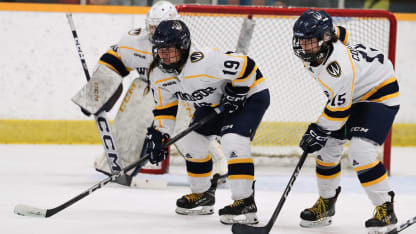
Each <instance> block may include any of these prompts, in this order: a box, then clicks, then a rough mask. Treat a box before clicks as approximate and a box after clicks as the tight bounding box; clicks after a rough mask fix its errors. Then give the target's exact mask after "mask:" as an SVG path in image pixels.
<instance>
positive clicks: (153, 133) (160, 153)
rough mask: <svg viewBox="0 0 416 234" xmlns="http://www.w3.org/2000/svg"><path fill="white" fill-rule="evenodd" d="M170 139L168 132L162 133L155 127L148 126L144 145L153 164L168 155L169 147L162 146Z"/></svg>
mask: <svg viewBox="0 0 416 234" xmlns="http://www.w3.org/2000/svg"><path fill="white" fill-rule="evenodd" d="M168 140H169V135H168V134H162V133H161V132H160V131H158V130H157V129H155V128H153V127H150V128H147V134H146V139H145V140H144V144H143V147H146V148H145V149H146V153H148V154H149V161H150V162H151V163H152V164H157V163H159V162H161V161H162V160H164V159H166V158H167V157H168V155H169V150H168V148H162V145H163V144H164V143H166V142H167V141H168Z"/></svg>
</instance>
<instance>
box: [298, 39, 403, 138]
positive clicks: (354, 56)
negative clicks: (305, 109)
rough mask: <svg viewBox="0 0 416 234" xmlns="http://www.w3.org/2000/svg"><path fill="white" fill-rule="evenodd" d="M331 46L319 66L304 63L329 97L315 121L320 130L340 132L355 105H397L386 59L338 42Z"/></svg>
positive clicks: (373, 51)
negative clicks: (377, 103) (326, 56)
mask: <svg viewBox="0 0 416 234" xmlns="http://www.w3.org/2000/svg"><path fill="white" fill-rule="evenodd" d="M332 45H333V47H332V51H331V52H330V55H329V56H328V58H327V59H326V61H324V62H323V63H322V64H320V65H319V66H309V65H307V64H305V67H306V69H307V70H308V71H309V73H310V74H311V75H312V76H313V78H314V79H315V80H317V81H318V82H319V84H320V86H321V88H322V89H323V91H324V93H325V95H326V96H327V97H328V102H327V105H326V106H325V109H324V111H323V112H322V114H321V115H320V117H319V119H318V121H317V124H318V125H319V126H320V127H322V128H324V129H327V130H330V131H334V130H338V129H340V128H341V127H342V126H343V124H344V123H345V121H346V120H347V119H348V117H349V115H350V110H351V105H352V104H354V103H358V102H379V103H383V104H385V105H388V106H395V105H399V94H400V92H399V87H398V83H397V79H396V77H395V73H394V69H393V65H392V63H391V61H390V60H389V59H388V58H387V56H385V55H384V54H383V53H382V52H380V51H378V50H376V49H373V48H369V47H367V46H365V45H362V44H356V45H351V46H346V45H344V44H343V43H342V42H341V41H339V40H338V41H337V42H335V43H333V44H332Z"/></svg>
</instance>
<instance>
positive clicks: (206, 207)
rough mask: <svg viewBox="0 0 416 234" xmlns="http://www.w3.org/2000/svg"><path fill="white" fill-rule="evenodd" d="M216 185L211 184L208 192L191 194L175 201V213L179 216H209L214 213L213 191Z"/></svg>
mask: <svg viewBox="0 0 416 234" xmlns="http://www.w3.org/2000/svg"><path fill="white" fill-rule="evenodd" d="M216 188H217V183H216V182H215V183H213V184H212V185H211V187H210V188H209V189H208V191H206V192H203V193H191V194H187V195H184V196H182V197H181V198H179V199H178V200H177V201H176V210H175V212H176V213H177V214H180V215H210V214H213V213H214V204H215V190H216Z"/></svg>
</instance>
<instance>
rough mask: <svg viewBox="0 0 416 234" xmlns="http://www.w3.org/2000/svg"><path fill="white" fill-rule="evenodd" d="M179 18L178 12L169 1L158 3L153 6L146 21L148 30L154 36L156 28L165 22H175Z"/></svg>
mask: <svg viewBox="0 0 416 234" xmlns="http://www.w3.org/2000/svg"><path fill="white" fill-rule="evenodd" d="M179 18H180V16H179V14H178V11H177V10H176V8H175V6H174V5H173V4H172V3H170V2H168V1H158V2H156V3H155V4H153V6H152V8H150V10H149V11H148V12H147V16H146V20H145V23H146V30H147V31H148V32H150V34H151V35H152V34H153V33H154V30H155V29H156V27H157V26H158V25H159V23H160V22H162V21H163V20H174V19H179ZM152 26H153V27H152Z"/></svg>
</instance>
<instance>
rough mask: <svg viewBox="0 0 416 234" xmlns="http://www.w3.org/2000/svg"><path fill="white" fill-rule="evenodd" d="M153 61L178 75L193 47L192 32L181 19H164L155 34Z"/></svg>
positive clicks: (161, 67) (167, 71) (168, 71)
mask: <svg viewBox="0 0 416 234" xmlns="http://www.w3.org/2000/svg"><path fill="white" fill-rule="evenodd" d="M152 44H153V50H152V53H153V60H154V61H153V62H154V63H155V64H156V65H157V66H158V67H159V68H160V69H161V70H162V71H163V72H165V73H173V74H175V75H178V74H179V73H180V70H181V67H182V66H183V65H184V64H185V62H186V60H187V59H188V55H189V48H190V47H191V34H190V32H189V29H188V27H187V26H186V25H185V23H184V22H182V21H180V20H166V21H162V22H161V23H160V24H159V26H157V28H156V31H155V34H153V40H152Z"/></svg>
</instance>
